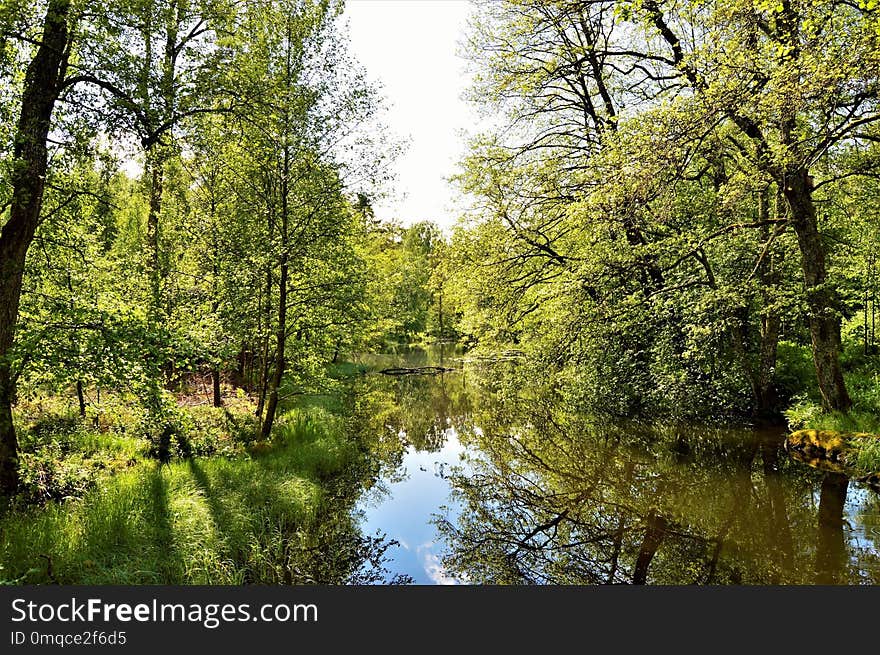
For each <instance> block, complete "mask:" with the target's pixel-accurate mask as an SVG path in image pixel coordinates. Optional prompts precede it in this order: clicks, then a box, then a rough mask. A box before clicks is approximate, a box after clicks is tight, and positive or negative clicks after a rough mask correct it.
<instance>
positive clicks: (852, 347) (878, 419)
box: [785, 343, 880, 473]
mask: <svg viewBox="0 0 880 655" xmlns="http://www.w3.org/2000/svg"><path fill="white" fill-rule="evenodd" d="M848 345H849V347H848V348H847V349H846V350H845V351H844V357H843V366H844V371H845V378H846V384H847V389H848V390H849V393H850V397H851V398H852V401H853V405H852V409H851V410H850V411H849V412H846V413H842V412H829V413H826V412H823V411H822V404H821V401H820V399H819V396H818V390H817V389H815V388H814V386H813V385H810V386H807V387H806V388H804V389H803V390H801V392H800V393H799V394H798V395H797V396H796V397H795V398H794V399H793V402H792V404H791V405H790V406H789V407H788V409H786V410H785V417H786V419H787V421H788V426H789V428H790V429H791V430H830V431H834V432H842V433H869V434H874V435H878V437H877V439H876V440H872V439H865V440H859V441H858V442H855V443H856V444H857V447H856V452H855V453H854V456H853V457H852V464H853V466H854V467H856V469H857V470H858V471H859V472H863V473H864V472H874V471H880V355H878V354H873V355H864V353H863V352H861V350H860V347H859V344H857V343H851V344H848ZM791 350H792V348H791V346H789V352H788V354H789V356H790V357H791V358H792V359H795V358H794V357H793V356H792V355H791ZM800 351H801V352H799V353H797V359H798V360H799V361H800V368H801V369H804V372H803V373H802V374H801V379H802V380H809V381H811V382H812V379H811V378H810V377H809V376H808V375H807V373H809V372H810V369H809V368H808V367H809V366H810V365H811V363H810V357H811V356H810V354H809V349H808V348H807V347H803V348H801V349H800Z"/></svg>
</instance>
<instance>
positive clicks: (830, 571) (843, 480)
mask: <svg viewBox="0 0 880 655" xmlns="http://www.w3.org/2000/svg"><path fill="white" fill-rule="evenodd" d="M847 486H849V480H848V479H847V477H846V476H845V475H843V474H841V473H826V474H825V478H824V479H823V480H822V491H821V492H820V495H819V540H818V544H817V546H816V582H817V583H818V584H834V583H839V582H841V581H842V577H843V569H844V566H845V560H846V539H845V537H844V535H843V508H844V505H846V488H847Z"/></svg>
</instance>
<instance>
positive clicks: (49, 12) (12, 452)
mask: <svg viewBox="0 0 880 655" xmlns="http://www.w3.org/2000/svg"><path fill="white" fill-rule="evenodd" d="M69 12H70V2H69V0H50V2H49V6H48V8H47V9H46V16H45V19H44V21H43V38H42V41H41V42H40V46H39V47H38V48H37V52H36V54H35V55H34V58H33V60H31V63H30V65H29V66H28V69H27V73H26V75H25V80H24V91H23V94H22V99H21V113H20V115H19V120H18V124H17V126H16V134H15V146H14V150H13V166H12V174H11V176H10V178H11V179H10V182H11V187H12V199H11V204H10V211H9V220H8V221H7V222H6V225H4V226H3V230H2V232H0V493H3V494H12V493H14V492H15V490H16V489H17V488H18V482H19V480H18V440H17V438H16V434H15V427H14V425H13V422H12V402H13V400H14V398H15V381H14V379H13V375H12V370H11V362H10V361H9V358H10V351H11V349H12V344H13V341H14V339H15V328H16V324H17V322H18V308H19V303H20V301H21V284H22V275H23V274H24V264H25V259H26V257H27V251H28V248H29V247H30V244H31V242H32V241H33V238H34V234H35V232H36V230H37V225H38V224H39V218H40V210H41V208H42V204H43V192H44V189H45V180H46V170H47V168H48V154H47V150H46V138H47V137H48V135H49V129H50V126H51V119H52V110H53V109H54V108H55V102H56V101H57V100H58V94H59V93H60V92H61V82H62V81H63V79H64V74H65V69H66V67H67V58H68V55H69V52H70V43H71V37H70V28H69V25H68V22H69Z"/></svg>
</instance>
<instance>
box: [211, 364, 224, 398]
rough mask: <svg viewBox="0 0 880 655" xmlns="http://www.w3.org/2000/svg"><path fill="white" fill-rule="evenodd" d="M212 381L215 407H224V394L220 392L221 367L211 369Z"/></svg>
mask: <svg viewBox="0 0 880 655" xmlns="http://www.w3.org/2000/svg"><path fill="white" fill-rule="evenodd" d="M211 383H212V386H213V387H214V407H223V395H222V394H221V393H220V369H218V368H215V369H214V370H212V371H211Z"/></svg>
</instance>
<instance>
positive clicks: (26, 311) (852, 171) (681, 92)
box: [0, 0, 880, 584]
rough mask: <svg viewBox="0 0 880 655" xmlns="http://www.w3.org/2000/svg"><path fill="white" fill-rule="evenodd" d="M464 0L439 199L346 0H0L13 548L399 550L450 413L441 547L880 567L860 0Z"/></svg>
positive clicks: (327, 570)
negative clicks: (373, 508) (422, 188)
mask: <svg viewBox="0 0 880 655" xmlns="http://www.w3.org/2000/svg"><path fill="white" fill-rule="evenodd" d="M472 5H473V7H472V12H471V17H470V21H469V24H468V27H467V32H466V34H464V35H463V39H462V43H461V56H462V57H463V59H464V60H465V61H466V62H467V65H468V67H469V71H470V73H471V79H472V84H471V85H470V86H469V87H468V88H467V89H463V91H464V93H465V96H466V98H467V99H468V100H469V101H471V102H472V104H473V105H474V106H476V107H478V108H479V110H480V112H481V115H482V117H483V118H484V121H483V122H482V123H481V125H480V126H479V130H477V131H476V133H474V134H471V135H470V137H469V141H468V143H467V155H466V156H465V157H464V158H463V160H462V161H461V162H459V166H458V169H457V172H456V173H455V175H454V179H453V183H454V185H455V188H456V189H457V190H458V192H459V193H461V194H463V195H464V196H465V197H467V198H468V199H469V204H468V209H467V210H466V211H464V212H463V214H462V215H461V216H460V218H459V221H458V223H457V224H456V225H455V226H454V227H453V228H451V229H446V228H443V227H441V226H440V225H438V223H436V222H435V221H434V220H433V217H425V220H423V221H421V222H416V223H411V224H406V225H405V224H402V223H401V222H400V221H399V220H398V219H397V218H396V217H394V216H384V215H381V214H380V212H377V211H376V209H375V208H376V207H377V206H378V204H379V201H380V200H381V198H382V197H383V196H384V195H385V194H387V193H388V192H389V190H391V189H392V188H393V186H394V184H395V180H394V179H393V176H392V175H391V174H390V172H389V171H390V170H391V168H390V166H391V162H393V161H394V159H395V157H396V156H397V155H398V154H399V152H400V150H401V148H402V147H403V145H402V144H401V143H400V142H398V141H397V140H396V137H395V136H394V133H393V127H394V126H393V125H388V124H387V123H386V122H385V113H384V103H385V99H384V97H383V94H382V90H381V88H380V87H379V86H378V85H377V84H375V83H374V82H373V81H372V79H373V77H372V75H371V74H370V71H368V70H366V69H365V68H364V66H363V65H362V64H361V63H359V62H358V61H357V59H356V58H355V57H354V55H353V54H352V53H351V51H350V49H349V47H348V34H347V28H346V24H345V21H344V20H343V12H344V4H343V2H342V1H341V0H164V1H163V0H107V2H104V3H101V5H100V6H96V5H95V4H94V3H90V2H86V1H84V0H40V1H39V2H31V1H28V2H26V1H24V0H0V76H2V78H3V85H2V87H0V126H2V127H0V130H2V131H0V308H2V311H0V584H31V583H68V584H69V583H75V584H76V583H85V584H95V583H111V584H151V583H162V584H192V583H196V584H214V583H223V584H244V583H270V584H300V583H320V584H338V583H348V584H367V583H378V582H392V583H405V582H413V581H416V582H418V579H417V578H416V579H415V580H414V578H413V577H412V575H410V573H411V572H410V571H406V570H402V569H400V568H399V567H397V566H396V565H395V564H394V555H393V553H394V552H395V549H400V548H404V546H401V542H402V538H401V537H399V536H395V534H394V533H393V531H391V533H390V534H389V533H388V532H389V531H388V530H384V529H383V530H379V531H378V532H377V533H375V534H370V533H368V532H367V531H366V530H365V529H364V528H363V527H362V525H361V522H362V519H363V513H364V511H365V510H364V509H363V506H362V500H361V496H363V495H364V494H366V493H367V492H370V491H373V490H376V489H381V488H385V489H386V491H387V488H388V487H389V485H390V487H391V488H392V489H393V488H394V486H393V485H394V484H396V483H398V482H399V481H400V479H401V478H402V477H403V476H402V474H401V471H402V470H403V469H401V466H402V463H403V464H405V462H406V461H407V457H408V456H409V455H408V453H412V452H413V449H415V451H418V452H426V453H436V452H440V451H441V450H442V449H443V448H444V444H446V443H447V441H449V440H450V439H451V438H452V437H454V438H455V440H456V443H458V442H459V441H460V442H461V444H462V445H463V447H464V449H465V450H468V449H470V450H469V451H468V452H470V453H471V456H470V459H468V458H467V457H463V459H467V460H468V462H469V464H468V465H466V466H465V467H464V468H458V469H456V470H455V472H453V473H452V474H451V475H447V473H446V472H445V471H446V470H445V469H440V472H439V473H438V474H437V477H438V478H442V479H443V480H447V478H448V480H449V484H450V485H451V489H452V493H453V497H454V498H456V499H457V503H458V505H457V506H458V507H459V510H458V514H456V515H455V516H452V517H450V516H449V515H444V516H440V517H435V519H434V523H435V525H436V529H437V531H438V533H439V534H440V535H442V538H443V539H445V540H446V541H445V543H446V545H447V550H446V551H445V553H444V554H443V556H442V570H443V571H444V572H445V573H444V575H445V574H446V573H448V574H449V575H452V574H453V573H455V574H456V575H457V576H458V577H457V579H458V580H459V581H462V582H465V583H469V582H489V583H502V584H516V583H523V582H530V583H531V582H540V583H558V584H568V583H584V582H586V583H600V582H634V583H637V584H638V583H645V582H651V581H655V582H663V583H667V584H685V583H687V584H690V583H693V582H700V583H718V582H728V583H743V582H746V583H759V584H765V583H769V584H778V583H780V582H782V583H786V582H790V583H804V582H815V581H819V582H821V583H828V582H840V583H845V584H854V583H864V582H868V583H877V582H878V581H880V542H878V541H877V537H876V535H877V534H880V532H878V530H877V527H878V526H880V343H878V340H877V335H876V324H877V322H878V321H877V319H878V310H877V308H876V302H877V297H878V295H880V293H878V292H880V257H878V253H880V5H878V3H876V2H874V1H873V0H781V1H779V2H777V1H776V0H769V1H768V0H731V1H727V2H717V1H713V0H706V1H702V0H475V1H474V2H473V3H472ZM419 29H421V28H419ZM438 350H439V360H437V359H436V352H437V351H438ZM425 353H427V354H425ZM450 435H452V437H450ZM473 453H477V454H475V455H474V454H473ZM403 468H404V469H405V466H404V467H403ZM421 470H422V471H424V470H426V469H425V468H422V469H421ZM759 479H760V480H761V483H760V484H761V485H764V486H762V487H761V490H760V491H759V490H756V487H755V485H758V482H756V480H759ZM444 484H445V482H444ZM744 485H745V486H744ZM444 489H445V487H444ZM750 490H751V491H750ZM848 493H849V495H847V494H848ZM392 495H393V493H392ZM751 495H754V496H755V499H754V502H755V506H754V507H751V506H749V502H751V501H750V500H749V498H750V496H751ZM814 497H815V498H818V499H819V500H818V501H816V502H818V505H817V504H816V502H814V500H810V499H813V498H814ZM854 499H855V500H854ZM762 503H764V504H762ZM811 503H812V504H811ZM853 503H856V505H857V506H856V505H853ZM367 513H368V512H367ZM728 513H729V518H727V517H728ZM368 514H369V513H368ZM853 517H857V518H853ZM854 525H855V526H856V527H853V526H854ZM846 526H849V527H846ZM847 530H849V531H850V532H847ZM860 531H861V532H860ZM768 535H769V536H768ZM774 535H776V536H775V537H774ZM869 535H874V536H873V537H870V536H869ZM438 539H440V537H438ZM780 540H781V541H780ZM853 543H856V544H857V546H853V545H852V544H853ZM853 548H857V550H858V554H857V555H854V554H853V552H855V551H853V550H852V549H853ZM744 553H746V554H744ZM438 566H439V565H438ZM437 570H439V569H437Z"/></svg>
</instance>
